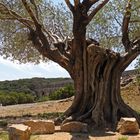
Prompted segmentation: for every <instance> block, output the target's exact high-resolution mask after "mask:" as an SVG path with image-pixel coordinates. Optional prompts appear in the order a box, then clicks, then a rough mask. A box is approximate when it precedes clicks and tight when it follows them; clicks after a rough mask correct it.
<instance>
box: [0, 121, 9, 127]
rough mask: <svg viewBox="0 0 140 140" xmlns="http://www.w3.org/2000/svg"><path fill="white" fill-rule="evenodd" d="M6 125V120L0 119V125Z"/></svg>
mask: <svg viewBox="0 0 140 140" xmlns="http://www.w3.org/2000/svg"><path fill="white" fill-rule="evenodd" d="M7 125H8V123H7V121H4V120H0V127H6V126H7Z"/></svg>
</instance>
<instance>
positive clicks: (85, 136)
mask: <svg viewBox="0 0 140 140" xmlns="http://www.w3.org/2000/svg"><path fill="white" fill-rule="evenodd" d="M71 135H72V138H71V140H90V136H91V137H106V136H115V135H116V134H115V133H114V132H106V131H93V132H90V133H71Z"/></svg>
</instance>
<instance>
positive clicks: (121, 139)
mask: <svg viewBox="0 0 140 140" xmlns="http://www.w3.org/2000/svg"><path fill="white" fill-rule="evenodd" d="M118 140H128V137H121V138H118Z"/></svg>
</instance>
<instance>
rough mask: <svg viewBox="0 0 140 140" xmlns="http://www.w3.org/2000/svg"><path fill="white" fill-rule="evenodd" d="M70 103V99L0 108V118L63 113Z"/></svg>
mask: <svg viewBox="0 0 140 140" xmlns="http://www.w3.org/2000/svg"><path fill="white" fill-rule="evenodd" d="M71 103H72V100H71V99H67V100H59V101H46V102H40V103H33V104H19V105H11V106H0V117H6V116H24V115H28V114H31V115H37V114H39V113H41V114H43V113H50V112H64V111H65V110H66V109H67V108H68V107H69V106H70V105H71Z"/></svg>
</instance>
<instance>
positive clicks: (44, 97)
mask: <svg viewBox="0 0 140 140" xmlns="http://www.w3.org/2000/svg"><path fill="white" fill-rule="evenodd" d="M48 100H49V97H48V96H42V97H40V98H39V99H37V100H36V101H37V102H44V101H48Z"/></svg>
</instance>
